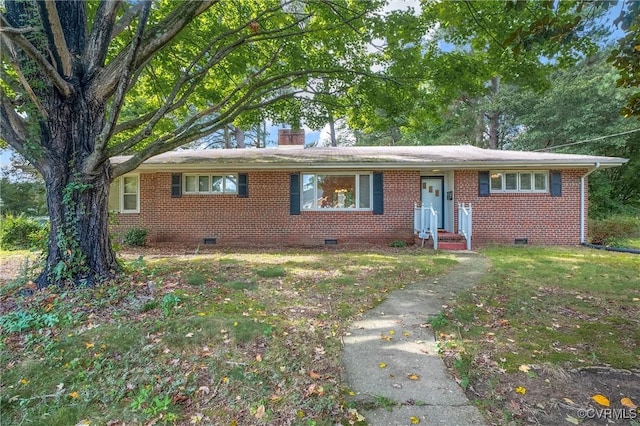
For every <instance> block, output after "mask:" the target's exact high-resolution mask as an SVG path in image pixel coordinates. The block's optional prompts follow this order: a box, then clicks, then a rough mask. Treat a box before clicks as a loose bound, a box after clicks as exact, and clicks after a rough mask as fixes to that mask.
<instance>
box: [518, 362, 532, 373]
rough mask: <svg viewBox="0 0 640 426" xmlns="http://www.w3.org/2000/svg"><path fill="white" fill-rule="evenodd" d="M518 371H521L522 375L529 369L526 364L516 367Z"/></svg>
mask: <svg viewBox="0 0 640 426" xmlns="http://www.w3.org/2000/svg"><path fill="white" fill-rule="evenodd" d="M518 370H520V371H522V372H523V373H528V372H529V370H531V367H529V366H528V365H526V364H522V365H521V366H520V367H518Z"/></svg>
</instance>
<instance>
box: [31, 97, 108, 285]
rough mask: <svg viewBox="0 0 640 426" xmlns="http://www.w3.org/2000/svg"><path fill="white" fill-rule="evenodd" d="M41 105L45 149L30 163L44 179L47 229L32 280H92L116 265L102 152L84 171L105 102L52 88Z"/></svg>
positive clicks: (86, 282)
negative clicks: (43, 253) (45, 113)
mask: <svg viewBox="0 0 640 426" xmlns="http://www.w3.org/2000/svg"><path fill="white" fill-rule="evenodd" d="M76 87H81V86H80V85H77V86H76ZM44 106H45V108H47V110H48V111H49V116H48V117H47V118H46V121H45V122H44V123H43V125H42V126H41V128H42V132H41V145H42V147H43V151H44V155H42V156H41V157H40V158H41V159H40V160H39V161H35V162H34V166H35V167H36V168H37V169H38V170H39V171H40V173H41V174H42V177H43V179H44V182H45V187H46V190H47V206H48V209H49V217H50V218H51V231H50V235H49V244H48V254H47V259H46V264H45V267H44V270H43V271H42V273H41V274H40V276H39V277H38V278H37V279H36V284H37V285H38V287H40V288H42V287H46V286H47V285H51V284H54V285H58V286H63V285H74V286H92V285H94V284H96V283H97V282H100V281H103V280H106V279H109V278H112V277H113V276H114V275H115V274H116V273H117V271H118V270H119V266H118V263H117V261H116V257H115V253H114V252H113V250H112V248H111V243H110V238H109V214H108V200H109V186H110V182H111V180H112V179H111V166H110V163H109V161H108V160H107V159H106V158H105V159H104V161H102V162H100V163H98V164H99V165H98V166H97V167H94V168H92V169H91V171H90V172H84V171H83V170H85V168H84V167H83V165H84V163H85V162H86V160H87V159H88V158H89V156H90V155H91V153H92V152H93V149H94V147H95V141H96V138H97V137H98V136H99V135H100V132H101V131H102V128H103V126H104V122H105V105H104V103H101V102H98V101H96V100H94V99H92V98H91V97H90V96H87V95H86V93H84V92H82V91H80V90H78V91H77V92H76V96H74V97H72V98H67V97H64V96H61V95H60V94H59V92H57V91H52V92H51V94H50V96H48V97H46V98H45V103H44Z"/></svg>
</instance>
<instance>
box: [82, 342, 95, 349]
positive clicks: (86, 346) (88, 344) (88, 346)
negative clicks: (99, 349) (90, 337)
mask: <svg viewBox="0 0 640 426" xmlns="http://www.w3.org/2000/svg"><path fill="white" fill-rule="evenodd" d="M94 346H95V345H94V344H93V343H91V342H85V344H84V347H85V348H86V349H91V348H92V347H94Z"/></svg>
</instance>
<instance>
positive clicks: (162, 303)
mask: <svg viewBox="0 0 640 426" xmlns="http://www.w3.org/2000/svg"><path fill="white" fill-rule="evenodd" d="M454 264H456V261H455V260H453V259H452V258H451V257H449V256H447V255H443V254H438V255H434V254H433V252H430V251H422V250H415V249H391V248H386V249H385V248H382V249H377V250H375V251H373V250H372V251H357V252H356V251H343V250H323V249H320V250H318V249H316V250H303V251H300V250H296V251H289V250H285V251H279V252H276V251H272V252H261V251H234V252H229V253H225V252H216V253H213V254H207V255H201V256H188V257H173V258H163V259H153V260H146V259H142V258H141V259H138V260H134V261H129V262H127V263H126V269H127V271H128V273H127V277H126V278H125V279H123V280H121V281H119V282H114V283H111V284H108V285H103V286H100V287H98V288H94V289H88V290H82V291H71V290H70V291H57V292H56V291H43V292H38V293H37V294H36V295H34V296H32V297H19V298H17V299H14V298H12V297H10V296H11V295H12V294H15V292H7V291H4V292H3V293H0V294H2V298H3V306H4V308H3V311H2V312H1V313H2V317H1V322H2V324H1V325H2V329H1V331H0V332H1V338H2V340H1V343H0V349H1V358H0V368H1V369H2V372H3V373H2V385H1V386H2V388H1V397H0V398H1V399H0V412H2V423H3V424H5V423H6V424H35V425H74V424H95V425H98V424H100V425H104V424H107V423H108V422H112V421H113V422H116V423H117V424H123V423H124V424H151V423H154V422H155V423H156V424H173V423H181V424H189V423H192V424H227V425H229V424H249V423H251V424H254V423H259V424H260V423H261V424H275V423H295V424H302V425H321V424H326V425H332V424H334V423H335V422H345V424H346V423H348V422H349V420H350V419H353V418H355V417H356V415H357V413H356V412H355V411H353V409H352V410H351V411H349V408H352V407H348V406H347V405H346V403H345V402H344V401H345V398H344V396H345V390H344V389H343V388H342V386H341V382H340V373H341V370H340V353H341V336H342V335H343V332H344V330H345V328H346V327H347V326H348V324H349V322H350V321H351V320H353V319H354V318H356V317H357V316H358V315H359V313H361V312H363V311H364V310H366V309H369V308H371V307H372V306H374V305H376V304H377V303H379V302H380V301H381V300H382V299H383V298H384V297H385V295H386V293H387V292H388V291H390V290H392V289H395V288H399V287H401V286H403V285H405V284H408V283H411V282H415V281H416V280H420V279H423V278H425V277H428V276H434V275H438V274H442V273H444V272H445V271H446V270H447V269H448V268H450V267H451V266H453V265H454ZM23 281H24V280H23ZM81 422H82V423H81ZM116 423H113V424H116Z"/></svg>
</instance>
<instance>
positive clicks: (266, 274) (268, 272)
mask: <svg viewBox="0 0 640 426" xmlns="http://www.w3.org/2000/svg"><path fill="white" fill-rule="evenodd" d="M286 273H287V272H286V270H285V269H284V268H283V267H282V266H277V265H276V266H270V267H268V268H263V269H258V270H257V271H256V274H257V275H258V276H259V277H262V278H277V277H283V276H284V275H285V274H286Z"/></svg>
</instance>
